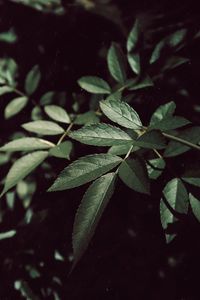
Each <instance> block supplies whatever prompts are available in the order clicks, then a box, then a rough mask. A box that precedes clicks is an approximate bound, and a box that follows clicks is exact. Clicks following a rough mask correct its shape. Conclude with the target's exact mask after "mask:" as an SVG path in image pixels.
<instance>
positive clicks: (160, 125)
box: [149, 116, 190, 131]
mask: <svg viewBox="0 0 200 300" xmlns="http://www.w3.org/2000/svg"><path fill="white" fill-rule="evenodd" d="M188 124H190V121H188V120H187V119H185V118H183V117H176V116H175V117H165V118H164V119H162V120H160V121H158V122H155V123H154V124H153V125H150V127H149V129H160V130H161V131H168V130H172V129H177V128H180V127H183V126H185V125H188Z"/></svg>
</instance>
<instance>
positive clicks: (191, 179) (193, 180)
mask: <svg viewBox="0 0 200 300" xmlns="http://www.w3.org/2000/svg"><path fill="white" fill-rule="evenodd" d="M182 179H183V180H184V181H185V182H187V183H189V184H191V185H194V186H198V187H200V178H196V177H182Z"/></svg>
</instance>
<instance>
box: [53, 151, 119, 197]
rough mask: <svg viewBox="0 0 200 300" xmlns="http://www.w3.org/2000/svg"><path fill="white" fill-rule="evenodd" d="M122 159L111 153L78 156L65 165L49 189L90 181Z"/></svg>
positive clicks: (55, 189)
mask: <svg viewBox="0 0 200 300" xmlns="http://www.w3.org/2000/svg"><path fill="white" fill-rule="evenodd" d="M121 161H122V159H121V158H120V157H118V156H115V155H111V154H94V155H88V156H85V157H82V158H79V159H78V160H76V161H75V162H73V163H72V164H70V165H69V166H68V167H66V168H65V169H64V170H63V171H62V172H61V173H60V175H59V176H58V178H57V179H56V180H55V182H54V184H53V185H52V186H51V187H50V188H49V191H50V192H52V191H62V190H66V189H71V188H74V187H78V186H80V185H83V184H85V183H87V182H90V181H92V180H94V179H96V178H98V177H100V176H101V175H103V174H105V173H107V172H109V171H110V170H112V169H113V168H114V167H116V166H117V165H118V164H119V163H120V162H121Z"/></svg>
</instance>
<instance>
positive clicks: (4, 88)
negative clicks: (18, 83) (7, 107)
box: [0, 85, 13, 96]
mask: <svg viewBox="0 0 200 300" xmlns="http://www.w3.org/2000/svg"><path fill="white" fill-rule="evenodd" d="M12 92H13V88H12V87H10V86H7V85H4V86H0V96H3V95H5V94H8V93H12Z"/></svg>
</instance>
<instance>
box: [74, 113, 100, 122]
mask: <svg viewBox="0 0 200 300" xmlns="http://www.w3.org/2000/svg"><path fill="white" fill-rule="evenodd" d="M96 123H99V117H98V116H97V115H96V114H95V112H94V111H87V112H86V113H83V114H79V115H77V116H76V118H75V120H74V124H77V125H90V124H96Z"/></svg>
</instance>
